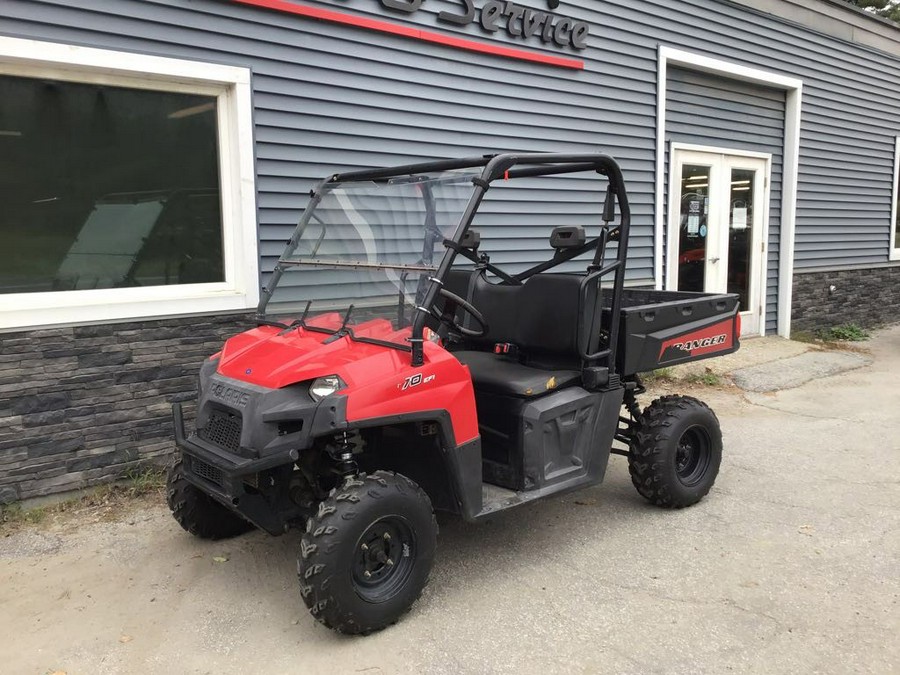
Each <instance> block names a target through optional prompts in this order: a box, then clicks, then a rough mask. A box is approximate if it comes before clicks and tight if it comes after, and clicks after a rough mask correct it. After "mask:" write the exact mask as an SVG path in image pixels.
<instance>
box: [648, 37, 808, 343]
mask: <svg viewBox="0 0 900 675" xmlns="http://www.w3.org/2000/svg"><path fill="white" fill-rule="evenodd" d="M670 64H671V65H673V66H678V67H679V68H685V69H687V70H695V71H700V72H704V73H711V74H713V75H719V76H721V77H727V78H730V79H733V80H740V81H743V82H752V83H754V84H761V85H764V86H767V87H772V88H775V89H783V90H784V91H785V94H786V101H785V121H784V168H783V177H782V181H783V183H782V197H781V240H780V242H779V265H778V334H779V335H781V336H783V337H789V336H790V334H791V301H792V297H791V289H792V286H793V282H792V278H793V274H794V231H795V229H796V225H797V181H798V175H799V168H800V114H801V108H802V101H803V80H800V79H796V78H792V77H786V76H784V75H779V74H777V73H772V72H768V71H764V70H758V69H756V68H749V67H747V66H742V65H739V64H736V63H731V62H729V61H721V60H719V59H713V58H710V57H708V56H703V55H701V54H694V53H692V52H686V51H683V50H680V49H675V48H673V47H668V46H665V45H660V47H659V63H658V68H657V85H656V204H655V224H654V235H653V246H654V251H653V253H654V258H653V276H654V279H655V281H656V287H657V289H662V288H663V273H662V271H663V256H664V251H663V236H664V235H663V233H664V232H665V227H666V222H665V221H666V219H665V214H664V213H663V210H664V206H665V203H664V201H665V200H664V195H665V185H666V176H665V168H666V167H665V157H666V97H667V86H668V69H669V65H670ZM729 152H732V151H729ZM763 321H765V319H764V318H763Z"/></svg>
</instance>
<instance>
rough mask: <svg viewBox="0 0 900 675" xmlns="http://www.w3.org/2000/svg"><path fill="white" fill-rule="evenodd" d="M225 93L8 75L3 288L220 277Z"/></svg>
mask: <svg viewBox="0 0 900 675" xmlns="http://www.w3.org/2000/svg"><path fill="white" fill-rule="evenodd" d="M218 167H219V160H218V146H217V125H216V99H215V98H214V97H211V96H198V95H193V94H182V93H172V92H159V91H149V90H139V89H128V88H122V87H109V86H102V85H93V84H82V83H71V82H62V81H53V80H44V79H33V78H21V77H9V76H2V77H0V203H2V204H3V208H2V209H0V237H2V241H3V246H2V247H0V293H27V292H39V291H50V290H75V289H88V288H121V287H133V286H160V285H170V284H191V283H204V282H215V281H222V280H223V279H224V271H223V261H222V226H221V209H220V192H219V168H218Z"/></svg>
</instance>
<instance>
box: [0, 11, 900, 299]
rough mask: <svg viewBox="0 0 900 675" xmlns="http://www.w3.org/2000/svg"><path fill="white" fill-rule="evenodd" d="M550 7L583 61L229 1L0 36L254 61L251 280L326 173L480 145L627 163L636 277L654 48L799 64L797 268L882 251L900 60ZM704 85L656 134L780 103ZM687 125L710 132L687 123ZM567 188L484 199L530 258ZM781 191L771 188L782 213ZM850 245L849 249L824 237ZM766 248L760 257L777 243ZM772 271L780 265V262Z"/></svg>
mask: <svg viewBox="0 0 900 675" xmlns="http://www.w3.org/2000/svg"><path fill="white" fill-rule="evenodd" d="M522 1H523V3H524V4H531V3H530V0H522ZM306 2H308V3H309V4H317V5H325V6H334V7H336V8H338V9H341V10H343V11H348V12H352V13H355V14H359V15H367V16H372V17H377V18H381V19H388V20H390V21H393V22H396V23H406V24H409V25H415V26H419V27H424V28H430V29H438V30H440V31H442V32H451V33H452V32H457V33H459V34H460V35H465V36H466V37H472V38H475V39H481V40H490V41H496V42H501V43H502V42H504V41H505V42H510V43H513V44H516V45H519V46H523V47H528V48H531V49H535V50H537V51H544V52H547V53H553V54H558V53H560V51H561V50H555V49H549V48H545V47H543V46H542V45H541V43H539V42H536V41H528V42H525V41H523V40H516V39H514V38H511V37H508V36H505V37H504V34H503V33H497V34H494V35H493V36H490V37H486V36H485V35H483V34H481V33H479V32H478V31H477V30H474V29H473V28H470V29H466V28H459V29H454V28H451V27H449V26H448V25H446V24H438V23H437V22H436V19H435V14H436V13H437V12H438V11H441V10H442V9H451V10H452V9H456V8H458V6H459V4H458V2H451V1H450V0H429V2H427V3H425V4H424V5H423V9H422V10H421V11H419V12H417V13H416V14H415V15H413V16H411V17H407V16H404V15H402V14H396V13H389V12H386V11H384V10H383V9H381V8H380V6H379V4H378V3H377V2H376V1H375V0H322V1H320V2H317V1H316V0H306ZM538 4H540V3H538ZM535 6H538V5H535ZM541 7H543V6H542V5H541ZM560 12H561V13H564V14H566V15H570V16H574V17H577V18H579V19H584V20H587V21H589V22H590V23H591V37H590V39H589V47H588V49H586V50H584V51H583V52H579V53H578V57H579V58H583V59H584V60H585V64H586V67H585V70H584V71H583V72H578V71H567V70H562V69H558V68H551V67H546V66H541V65H536V64H529V63H523V62H517V61H512V60H508V59H501V58H496V57H492V56H489V55H484V54H476V53H471V52H463V51H459V50H454V49H450V48H445V47H439V46H436V45H430V44H423V43H420V42H416V41H413V40H407V39H402V38H398V37H394V36H390V35H384V34H378V33H372V32H367V31H363V30H357V29H353V28H349V27H346V26H338V25H333V24H329V23H325V22H317V21H312V20H308V19H303V18H299V17H291V16H287V15H282V14H278V13H274V12H268V11H263V10H257V9H253V8H249V7H246V6H241V5H238V4H233V3H230V2H228V1H227V0H192V1H188V0H81V1H80V2H78V3H69V2H66V1H64V0H40V1H38V0H4V1H3V12H2V16H0V33H3V34H8V35H16V36H24V37H32V38H35V39H41V40H51V41H58V42H68V43H74V44H86V45H91V46H97V47H103V48H109V49H119V50H124V51H135V52H140V53H149V54H159V55H165V56H171V57H176V58H185V59H196V60H202V61H212V62H217V63H228V64H234V65H240V66H246V67H250V68H252V70H253V90H254V106H255V111H254V120H255V126H256V129H255V133H256V139H257V146H256V155H257V174H258V183H257V185H258V192H259V195H258V204H259V215H260V237H261V239H262V243H263V247H262V250H263V257H262V260H261V266H262V269H263V272H264V276H265V275H266V274H267V272H268V271H269V270H271V268H272V266H273V265H274V260H275V256H276V254H277V249H278V248H279V247H280V242H283V240H284V238H285V236H284V235H285V231H286V230H287V229H288V228H289V227H290V224H291V223H292V222H294V221H295V220H296V218H297V216H298V215H299V210H300V209H301V208H302V207H303V203H304V201H305V198H304V195H305V193H306V192H307V190H308V189H309V187H310V185H311V184H312V182H313V181H314V180H316V179H318V178H319V177H321V176H323V175H326V174H328V173H331V172H333V171H336V170H339V169H345V168H347V167H372V166H380V165H385V164H391V163H400V162H409V161H415V160H418V159H423V158H428V159H431V158H445V157H455V156H459V155H465V154H470V153H481V152H500V151H510V150H515V151H567V150H583V149H598V150H604V151H606V152H609V153H610V154H612V155H614V156H615V157H617V158H618V159H619V160H620V161H621V162H622V165H623V167H624V168H625V173H626V179H627V180H628V185H629V189H630V192H631V194H632V195H633V197H634V202H635V210H634V211H635V213H634V227H635V229H634V232H635V241H634V246H633V248H632V251H631V256H630V260H629V267H628V270H629V278H630V279H632V280H639V279H643V280H649V279H650V278H651V277H652V264H653V242H652V231H653V230H652V226H653V203H654V202H653V197H652V195H653V190H654V184H655V183H654V168H655V138H654V136H655V116H656V70H657V63H656V62H657V50H658V47H659V45H660V44H665V45H670V46H674V47H678V48H682V49H685V50H688V51H691V52H696V53H701V54H704V55H708V56H712V57H715V58H719V59H724V60H727V61H731V62H735V63H739V64H743V65H747V66H751V67H754V68H761V69H765V70H771V71H774V72H778V73H781V74H784V75H789V76H792V77H798V78H801V79H803V81H804V87H805V88H804V96H805V104H804V112H803V132H802V134H801V167H800V185H799V191H800V195H799V201H798V220H797V225H798V227H797V235H796V236H797V241H796V252H797V253H796V265H797V267H798V268H799V269H810V268H815V267H822V266H834V265H853V264H859V263H864V262H884V261H886V260H887V248H888V236H889V230H890V223H889V215H890V195H891V177H890V171H891V160H892V151H893V137H894V136H895V135H896V134H898V133H900V67H898V66H900V60H898V59H897V58H894V57H889V56H887V55H884V54H881V53H879V52H876V51H874V50H871V49H868V48H865V47H862V46H859V45H855V44H850V43H845V42H842V41H840V40H838V39H836V38H833V37H830V36H827V35H823V34H819V33H816V32H815V31H811V30H807V29H803V28H801V27H798V26H795V25H793V24H791V23H789V22H785V21H782V20H778V19H775V18H774V17H772V16H769V15H765V14H762V13H758V12H755V11H753V10H750V9H748V8H746V7H744V6H741V5H738V4H735V3H732V2H728V1H725V0H715V1H710V0H644V1H642V2H640V3H635V2H631V1H630V0H605V1H604V2H595V1H593V0H570V1H569V2H566V3H565V4H564V5H563V6H562V8H561V10H560ZM562 51H563V53H565V52H564V50H562ZM873 64H875V65H874V66H873ZM704 86H707V87H708V88H709V89H708V91H706V92H705V93H704V97H706V98H707V99H710V100H712V99H715V100H716V101H718V104H717V107H715V108H709V107H708V106H705V105H703V104H702V102H700V103H698V101H696V100H691V96H692V95H693V94H692V92H680V91H678V88H677V87H675V88H673V89H672V91H671V98H670V105H671V106H673V107H674V108H673V111H674V109H679V110H681V111H682V112H683V114H684V119H682V120H679V119H678V115H677V114H676V115H675V116H674V119H672V120H671V125H670V127H669V133H671V134H673V135H675V136H678V137H679V138H684V139H693V142H698V143H703V144H714V143H719V144H727V145H738V146H739V144H741V143H744V142H745V141H746V139H747V137H748V135H752V136H753V137H754V138H756V139H757V140H759V141H760V142H761V143H762V144H763V145H766V144H767V143H768V135H767V134H768V130H769V129H770V125H771V123H772V121H773V120H774V119H775V118H776V117H777V115H778V113H779V110H780V108H779V105H778V104H777V102H776V101H770V100H767V99H766V97H761V98H759V100H757V101H756V104H755V105H754V106H752V110H747V109H746V106H744V105H743V98H742V97H743V94H742V91H741V90H740V89H735V88H734V87H733V86H732V85H730V84H729V83H728V82H727V81H725V82H722V81H718V82H707V83H706V85H704ZM685 97H687V98H685ZM698 127H702V128H703V129H704V130H705V131H703V132H702V133H700V134H696V133H695V132H696V130H697V128H698ZM757 145H758V144H757ZM560 186H561V187H562V189H563V191H564V196H561V197H560V198H559V199H556V198H555V197H554V198H548V199H554V201H553V202H550V201H548V199H544V198H543V197H544V195H543V194H541V195H540V197H541V199H533V198H532V197H528V198H527V199H525V198H522V202H523V203H526V204H527V207H528V211H527V213H526V214H524V215H528V216H529V218H528V219H527V221H526V220H522V219H521V216H522V215H523V214H522V213H521V211H522V208H523V207H522V206H519V207H517V208H518V210H516V207H513V205H512V201H511V200H510V201H505V200H503V199H500V200H498V202H496V207H497V208H498V209H499V210H498V211H497V213H496V214H495V213H493V212H491V213H490V214H489V215H491V217H492V218H495V219H496V222H497V224H503V223H504V222H505V223H506V224H507V225H509V226H510V227H509V232H510V235H509V238H510V239H515V240H516V241H518V240H519V239H522V238H525V239H529V240H530V241H531V246H532V248H531V249H529V250H528V251H522V252H521V253H522V260H521V262H522V263H523V264H524V263H527V262H530V261H533V260H534V259H536V257H539V256H538V252H539V251H542V250H543V249H542V247H543V246H544V240H545V238H544V231H543V229H542V228H541V227H539V225H538V221H539V220H540V219H541V218H543V220H544V222H546V223H553V224H589V219H590V218H591V217H593V216H594V215H596V210H595V209H596V196H597V195H596V190H595V189H594V184H593V183H590V182H587V181H579V180H578V179H573V180H572V182H571V183H568V184H566V185H565V186H564V187H563V186H562V185H560ZM779 199H780V197H779V196H778V195H777V194H776V193H773V204H774V205H775V206H776V209H777V205H778V203H779V201H778V200H779ZM492 208H493V207H492ZM504 209H505V213H506V215H507V217H508V220H507V221H503V216H504ZM776 215H777V213H774V212H773V216H776ZM773 224H775V223H774V221H773ZM773 229H775V228H773ZM513 232H515V234H512V233H513ZM823 237H824V238H823ZM850 241H852V242H854V246H838V247H836V248H833V249H829V248H827V247H825V248H822V247H821V246H820V245H821V244H823V243H825V244H827V243H830V242H836V243H843V242H850ZM776 243H777V242H772V246H771V247H770V256H775V255H777V250H778V248H777V245H776ZM773 259H774V258H773ZM769 274H770V276H771V277H772V278H773V279H774V276H775V275H777V265H770V272H769ZM772 288H774V283H772V284H770V290H771V289H772Z"/></svg>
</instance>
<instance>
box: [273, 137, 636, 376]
mask: <svg viewBox="0 0 900 675" xmlns="http://www.w3.org/2000/svg"><path fill="white" fill-rule="evenodd" d="M477 167H484V169H483V170H482V172H481V176H479V177H475V178H473V179H472V183H473V184H474V186H475V190H474V192H473V194H472V196H471V197H470V198H469V202H468V204H467V205H466V208H465V210H464V211H463V215H462V216H461V218H460V221H459V225H457V227H456V231H455V232H454V234H453V237H452V238H451V239H447V240H444V244H445V247H446V251H445V253H444V256H443V257H442V258H441V262H440V264H439V265H438V267H437V270H436V271H435V272H434V274H433V275H431V276H430V277H428V282H429V283H428V287H427V290H426V292H425V295H424V297H423V298H422V301H421V303H420V305H419V307H417V309H418V310H419V311H418V312H416V317H415V319H414V321H413V324H412V336H411V337H410V338H409V341H410V344H411V348H410V349H409V351H411V352H412V365H413V366H414V367H419V366H422V365H424V362H425V359H424V353H423V340H424V338H423V330H424V328H425V321H426V317H427V315H428V310H427V309H426V308H428V307H432V306H433V305H434V303H435V301H436V300H437V297H438V294H439V293H440V289H441V286H442V285H443V280H444V279H445V278H446V276H447V274H448V273H449V271H450V268H451V267H452V265H453V262H454V260H455V259H456V256H457V255H458V254H461V255H463V256H464V257H467V258H469V259H473V260H474V261H475V262H480V261H479V260H478V259H477V258H476V257H475V256H474V255H473V254H471V253H470V252H468V250H467V249H464V248H463V247H462V246H461V242H462V240H463V237H464V236H465V234H466V232H468V230H469V227H470V226H471V225H472V221H473V220H474V218H475V214H476V213H477V211H478V208H479V206H480V205H481V202H482V200H483V199H484V196H485V194H486V193H487V191H488V190H489V189H490V187H491V183H493V182H494V181H496V180H499V179H503V180H509V179H513V178H526V177H536V176H552V175H556V174H565V173H580V172H583V171H596V172H597V173H599V174H601V175H603V176H606V178H607V179H608V185H607V193H606V200H605V202H604V207H603V221H604V224H603V226H602V228H601V232H600V235H599V236H598V237H595V238H594V239H590V240H588V241H586V242H585V243H584V244H582V245H581V246H578V247H575V248H567V249H559V250H557V252H556V253H555V254H554V256H553V257H552V258H551V259H550V260H547V261H545V262H543V263H540V264H538V265H535V266H534V267H531V268H530V269H528V270H525V271H524V272H521V273H520V274H517V275H512V276H511V275H508V274H506V273H505V272H502V270H500V271H501V272H502V273H500V274H497V276H498V277H500V278H501V279H502V283H514V284H521V283H522V282H523V281H525V280H526V279H528V278H529V277H532V276H534V275H535V274H539V273H541V272H545V271H547V270H549V269H552V268H553V267H556V266H558V265H560V264H562V263H564V262H566V261H568V260H571V259H573V258H575V257H577V256H579V255H581V254H583V253H587V252H589V251H592V250H595V251H596V252H595V254H594V259H593V262H592V263H591V265H590V266H589V267H588V274H587V275H586V276H585V278H584V279H583V280H582V282H581V290H580V293H581V298H580V300H581V304H582V306H584V300H585V297H586V295H587V292H588V289H589V288H590V286H591V285H592V284H595V283H596V284H597V285H598V286H599V284H600V280H601V279H602V277H604V276H606V275H608V274H611V273H613V272H614V273H615V277H614V280H613V287H612V303H611V307H610V311H611V315H610V326H609V342H608V347H607V348H606V349H603V350H601V351H597V352H594V353H590V352H589V351H588V349H589V347H588V345H587V344H581V343H582V336H584V335H593V334H594V333H595V332H598V331H599V327H598V326H597V322H598V321H599V320H600V317H599V313H597V312H595V313H593V314H592V316H591V317H590V321H591V325H590V326H589V330H588V331H585V330H584V325H583V322H584V321H585V320H586V319H585V317H584V315H583V313H582V315H581V316H579V326H578V339H579V352H580V355H581V358H582V360H583V361H584V366H585V367H592V366H601V365H603V366H606V367H607V368H608V369H609V373H610V375H612V374H613V373H614V370H615V363H616V349H617V346H618V342H619V340H618V338H619V320H620V310H621V306H622V292H623V290H624V287H625V262H626V257H627V254H628V237H629V231H630V227H631V210H630V207H629V205H628V197H627V195H626V192H625V183H624V178H623V176H622V170H621V168H620V167H619V165H618V163H617V162H616V161H615V160H614V159H613V158H612V157H610V156H609V155H605V154H602V153H574V154H567V153H522V154H518V153H505V154H498V155H483V156H481V157H466V158H461V159H452V160H438V161H434V162H422V163H419V164H406V165H403V166H395V167H388V168H381V169H364V170H360V171H349V172H347V173H339V174H334V175H332V176H330V177H328V178H326V179H324V180H322V181H320V182H319V183H318V184H317V185H316V186H315V187H314V188H313V189H312V190H311V191H310V202H309V204H308V206H307V207H306V210H305V211H304V213H303V216H302V217H301V219H300V222H299V223H298V227H297V228H296V230H295V231H294V235H293V236H292V237H291V239H290V241H288V244H287V247H288V249H291V248H293V247H296V245H297V243H298V241H299V238H300V236H301V234H302V232H303V230H304V229H305V227H306V225H307V224H308V223H309V221H310V219H311V218H312V217H313V212H314V211H315V207H316V206H317V205H318V203H319V202H320V201H321V200H322V197H323V188H324V187H325V186H326V185H329V184H332V183H341V182H347V181H371V182H379V181H384V180H388V179H390V178H397V177H400V176H409V175H413V176H415V175H420V174H427V173H430V172H442V171H453V170H458V169H472V168H477ZM414 180H415V179H414ZM429 193H430V190H428V191H426V194H425V197H426V199H425V204H426V225H427V223H428V222H433V219H434V208H435V206H434V200H433V198H432V199H429V198H428V195H429ZM616 206H618V210H619V225H618V226H617V227H612V226H611V224H610V223H611V222H612V221H613V220H614V219H615V207H616ZM611 241H617V242H618V247H617V251H616V259H615V260H614V261H612V262H606V260H605V257H606V248H607V246H608V245H609V243H610V242H611ZM288 264H289V263H286V262H284V261H283V260H279V261H278V264H277V265H276V266H275V270H274V272H273V274H272V279H271V280H270V282H269V284H267V286H266V287H265V288H263V294H262V297H261V299H260V303H259V308H258V310H257V318H258V320H259V321H260V322H261V323H268V324H273V323H277V322H271V321H268V320H266V319H265V308H266V305H267V304H268V301H269V298H270V297H271V294H272V290H270V289H274V287H275V285H276V284H277V283H278V280H279V279H280V277H281V275H282V274H283V273H284V269H285V267H286V266H287V265H288ZM491 268H494V266H493V265H490V266H489V269H491ZM497 270H499V268H494V269H492V271H494V272H495V273H496V272H497ZM345 323H346V321H345ZM279 325H281V324H279ZM293 325H304V324H303V323H302V320H301V323H300V324H297V322H295V324H293ZM293 325H292V327H293ZM285 328H287V326H285ZM344 334H346V335H347V336H348V337H350V338H351V339H354V340H357V341H359V342H372V343H375V344H379V345H384V346H389V347H393V348H400V349H403V347H402V346H400V345H394V344H392V343H387V342H382V341H379V340H372V339H369V338H363V337H357V336H355V335H354V334H353V331H352V330H351V329H349V327H345V329H344ZM404 351H407V350H406V349H404Z"/></svg>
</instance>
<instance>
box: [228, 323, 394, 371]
mask: <svg viewBox="0 0 900 675" xmlns="http://www.w3.org/2000/svg"><path fill="white" fill-rule="evenodd" d="M310 323H311V324H312V323H315V324H317V325H321V326H327V327H328V328H330V329H332V330H336V329H337V328H339V327H340V317H339V316H338V315H337V314H330V315H325V316H323V317H316V318H315V319H314V320H312V321H310ZM353 332H354V334H355V335H356V336H358V337H363V336H364V337H372V338H378V339H381V340H387V341H389V342H394V343H396V344H401V345H402V344H406V341H405V338H407V337H409V335H410V329H408V328H407V329H404V330H401V331H395V330H394V329H393V327H392V326H391V324H390V322H388V321H386V320H384V319H376V320H373V321H367V322H365V323H363V324H360V325H356V326H354V327H353ZM331 337H332V336H331V335H327V334H325V333H317V332H314V331H309V330H304V329H303V328H295V329H292V330H289V331H287V332H285V331H284V330H283V329H279V328H275V327H272V326H261V327H259V328H255V329H253V330H248V331H246V332H244V333H240V334H238V335H235V336H234V337H232V338H230V339H229V340H228V341H227V342H226V343H225V346H224V347H223V348H222V353H221V357H220V361H219V368H218V370H219V372H220V373H221V374H222V375H225V376H226V377H230V378H233V379H235V380H241V381H243V382H249V383H251V384H257V385H260V386H263V387H267V388H270V389H279V388H281V387H286V386H288V385H290V384H294V383H296V382H302V381H304V380H313V379H315V378H317V377H322V376H324V375H335V374H336V375H340V377H341V379H342V380H343V381H344V382H345V383H347V385H348V386H353V385H354V384H355V383H356V382H359V381H360V378H361V377H364V374H365V372H366V371H369V370H370V367H369V366H374V365H375V364H374V363H371V361H372V360H373V359H374V360H377V361H382V360H384V359H397V358H403V359H404V360H405V361H406V362H408V361H409V354H408V353H407V352H402V351H399V350H397V349H391V348H389V347H381V346H379V345H372V344H366V343H362V342H354V341H352V340H350V339H349V338H348V337H342V338H339V339H337V340H334V341H333V342H330V343H328V344H324V343H325V341H326V340H328V339H329V338H331ZM373 370H374V369H373Z"/></svg>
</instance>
